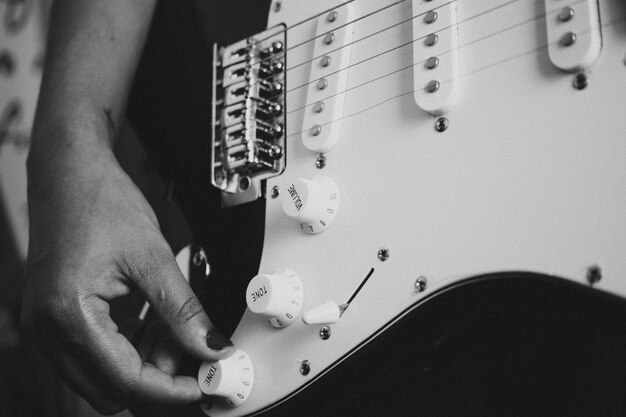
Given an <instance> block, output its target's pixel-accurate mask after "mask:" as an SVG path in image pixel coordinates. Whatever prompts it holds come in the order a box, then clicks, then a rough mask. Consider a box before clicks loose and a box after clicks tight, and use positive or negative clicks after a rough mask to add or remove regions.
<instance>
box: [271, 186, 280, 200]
mask: <svg viewBox="0 0 626 417" xmlns="http://www.w3.org/2000/svg"><path fill="white" fill-rule="evenodd" d="M279 195H280V187H279V186H278V185H275V186H273V187H272V193H271V194H270V196H271V197H272V198H278V196H279Z"/></svg>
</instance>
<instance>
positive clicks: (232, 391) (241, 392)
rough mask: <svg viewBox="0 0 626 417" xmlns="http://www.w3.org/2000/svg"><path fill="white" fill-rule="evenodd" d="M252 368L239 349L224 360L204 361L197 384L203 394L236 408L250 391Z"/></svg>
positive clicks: (252, 380) (252, 377)
mask: <svg viewBox="0 0 626 417" xmlns="http://www.w3.org/2000/svg"><path fill="white" fill-rule="evenodd" d="M253 382H254V368H253V367H252V361H251V360H250V357H249V356H248V355H247V354H246V353H245V352H244V351H243V350H241V349H237V350H235V352H233V354H232V355H230V356H229V357H228V358H226V359H221V360H219V361H215V362H209V361H205V362H202V365H200V369H199V370H198V384H199V385H200V389H201V390H202V392H203V393H205V394H207V395H215V396H218V397H220V398H223V400H224V402H225V404H226V405H228V406H230V407H237V406H239V405H241V404H243V403H244V401H246V400H247V399H248V396H249V395H250V391H252V384H253Z"/></svg>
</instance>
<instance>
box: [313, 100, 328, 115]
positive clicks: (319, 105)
mask: <svg viewBox="0 0 626 417" xmlns="http://www.w3.org/2000/svg"><path fill="white" fill-rule="evenodd" d="M324 106H325V104H324V102H323V101H318V102H317V103H315V104H314V105H313V111H314V112H315V113H321V112H322V111H324Z"/></svg>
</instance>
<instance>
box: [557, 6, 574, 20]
mask: <svg viewBox="0 0 626 417" xmlns="http://www.w3.org/2000/svg"><path fill="white" fill-rule="evenodd" d="M573 17H574V9H573V8H571V7H569V6H567V7H563V9H562V10H561V13H559V20H560V21H561V22H568V21H570V20H572V18H573Z"/></svg>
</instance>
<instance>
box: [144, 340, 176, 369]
mask: <svg viewBox="0 0 626 417" xmlns="http://www.w3.org/2000/svg"><path fill="white" fill-rule="evenodd" d="M182 359H183V352H182V351H181V348H180V346H179V345H178V344H177V343H176V341H175V340H174V339H172V337H170V336H165V337H164V338H162V339H160V340H159V341H158V342H157V343H156V345H155V346H154V349H152V352H151V353H150V356H149V359H148V362H150V363H152V364H154V366H156V367H157V368H159V369H160V370H162V371H163V372H166V373H168V374H170V375H175V374H177V373H178V371H179V369H180V364H181V361H182Z"/></svg>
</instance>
